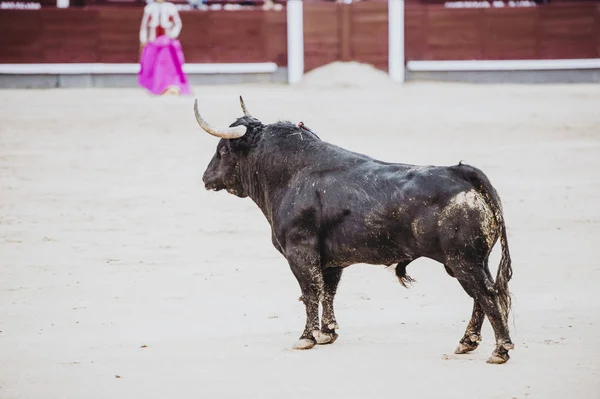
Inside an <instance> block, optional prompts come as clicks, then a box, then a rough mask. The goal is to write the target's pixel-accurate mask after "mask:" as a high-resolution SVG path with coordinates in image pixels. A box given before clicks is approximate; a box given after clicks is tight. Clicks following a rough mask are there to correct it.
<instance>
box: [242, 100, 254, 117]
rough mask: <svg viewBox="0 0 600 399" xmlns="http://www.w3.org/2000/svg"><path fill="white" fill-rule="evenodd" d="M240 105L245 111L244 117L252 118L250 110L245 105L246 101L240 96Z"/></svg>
mask: <svg viewBox="0 0 600 399" xmlns="http://www.w3.org/2000/svg"><path fill="white" fill-rule="evenodd" d="M240 105H241V106H242V111H244V116H252V115H250V112H248V108H246V104H244V99H243V98H242V96H240Z"/></svg>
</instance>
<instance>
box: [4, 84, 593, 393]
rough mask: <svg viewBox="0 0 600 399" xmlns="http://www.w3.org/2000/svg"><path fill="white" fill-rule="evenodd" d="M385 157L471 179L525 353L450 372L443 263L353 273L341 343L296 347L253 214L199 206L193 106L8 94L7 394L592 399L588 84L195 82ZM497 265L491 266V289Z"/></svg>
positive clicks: (455, 323)
mask: <svg viewBox="0 0 600 399" xmlns="http://www.w3.org/2000/svg"><path fill="white" fill-rule="evenodd" d="M195 89H196V93H195V95H196V96H197V97H198V98H199V101H200V105H201V110H202V111H203V115H204V116H205V117H206V118H207V119H208V120H209V121H210V122H211V123H214V124H220V125H225V124H227V125H228V124H229V123H231V122H232V121H233V120H234V118H236V117H238V116H240V115H241V110H240V108H239V105H238V99H237V96H238V95H239V94H243V95H244V98H245V100H246V103H247V105H248V107H249V109H250V111H251V112H252V113H253V114H254V115H255V116H257V117H259V118H261V119H262V120H263V121H265V122H272V121H275V120H278V119H289V120H292V121H294V122H298V121H300V120H302V121H304V122H305V123H306V124H307V126H309V127H310V128H312V129H313V130H315V131H316V132H317V133H318V134H319V135H320V136H321V138H322V139H324V140H325V141H329V142H333V143H335V144H338V145H342V146H345V147H346V148H349V149H351V150H356V151H360V152H364V153H367V154H369V155H371V156H375V157H378V158H381V159H384V160H387V161H399V162H408V163H419V164H454V163H456V162H458V161H459V160H464V161H465V162H468V163H471V164H473V165H476V166H478V167H480V168H482V169H483V170H484V171H485V172H486V173H487V174H488V176H489V177H490V179H491V180H492V183H493V184H494V185H495V186H496V188H497V189H498V191H499V193H500V195H501V197H502V199H503V201H504V209H505V217H506V221H507V224H508V233H509V245H510V248H511V252H512V257H513V268H514V278H513V280H512V282H511V285H510V287H511V290H512V292H513V294H514V312H513V316H512V317H511V323H510V327H511V334H512V338H513V341H514V342H515V344H516V348H515V350H514V351H512V352H511V355H512V358H511V360H510V361H509V362H508V363H507V364H505V365H501V366H497V365H488V364H486V363H485V360H486V359H487V358H488V356H489V355H490V354H491V352H492V350H493V345H494V340H493V333H492V330H491V327H490V325H489V323H488V322H487V321H486V323H485V324H484V329H483V338H484V341H483V342H482V345H481V346H480V348H479V349H478V350H477V351H475V352H473V353H471V354H467V355H455V354H454V353H453V352H454V349H455V347H456V346H457V344H458V340H459V339H460V338H461V337H462V334H463V332H464V328H465V326H466V322H467V321H468V319H469V317H470V314H471V307H472V301H471V299H470V298H469V297H468V296H467V295H466V294H465V292H464V291H463V290H462V288H461V287H460V285H459V284H458V283H457V281H456V280H454V279H452V278H450V277H449V276H448V275H447V274H446V272H445V271H444V269H443V267H442V266H441V265H440V264H438V263H436V262H434V261H430V260H427V259H420V260H418V261H416V262H414V263H413V264H412V265H411V266H409V273H410V274H411V275H412V276H413V277H414V278H416V280H417V283H416V284H415V285H414V286H413V287H412V288H410V289H405V288H403V287H402V286H400V285H399V284H398V282H397V280H396V278H395V277H394V275H393V274H392V273H390V272H389V271H388V270H386V269H385V268H384V267H377V266H368V265H355V266H352V267H350V268H349V269H347V270H346V272H345V275H344V277H343V278H342V282H341V285H340V288H339V291H338V292H339V293H338V296H337V301H336V307H337V316H338V321H339V323H340V326H341V329H340V330H339V334H340V337H339V339H338V341H337V342H336V343H335V344H333V345H328V346H319V347H315V348H314V349H312V350H310V351H294V350H292V349H290V348H291V346H292V345H293V343H294V342H295V340H296V339H297V338H298V336H299V335H300V332H301V330H302V328H303V326H304V308H303V305H302V303H300V302H298V297H299V295H300V290H299V287H298V285H297V282H296V280H295V279H294V277H293V275H292V273H291V271H290V270H289V267H288V266H287V264H286V262H285V260H284V259H283V258H282V257H281V256H280V255H279V253H278V252H277V251H276V250H275V249H274V248H273V247H272V246H271V240H270V230H269V226H268V224H267V222H266V220H265V219H264V218H263V216H262V214H261V213H260V211H259V210H258V208H257V207H256V206H255V205H254V203H253V202H252V201H251V200H250V199H244V200H242V199H239V198H237V197H234V196H231V195H229V194H227V193H225V192H220V193H213V192H208V191H205V189H204V186H203V184H202V182H201V176H202V173H203V172H204V169H205V167H206V165H207V164H208V162H209V160H210V158H211V157H212V154H213V152H214V149H215V146H216V144H217V139H216V138H214V137H211V136H209V135H207V134H206V133H203V132H202V131H201V130H200V128H199V127H198V126H197V125H196V122H195V120H194V117H193V111H192V103H193V97H192V98H190V97H187V98H173V97H169V98H150V97H148V96H147V95H146V94H145V93H144V92H142V91H141V90H129V89H123V90H112V89H106V90H100V89H97V90H96V89H94V90H91V89H90V90H79V89H71V90H27V91H25V90H23V91H17V90H14V91H13V90H4V91H0V190H1V191H0V398H2V399H16V398H23V399H25V398H27V399H54V398H74V399H75V398H77V399H92V398H110V399H115V398H144V399H151V398H160V399H164V398H273V399H275V398H303V399H305V398H321V397H322V398H328V399H336V398H341V399H351V398H461V399H462V398H474V399H475V398H477V399H480V398H508V399H510V398H520V399H521V398H528V399H532V398H543V399H549V398H560V399H564V398H585V399H595V398H600V264H599V263H598V260H597V259H598V258H597V253H598V245H599V238H600V206H599V203H600V113H599V112H598V111H599V109H600V87H599V86H597V85H570V86H566V85H565V86H556V85H554V86H552V85H549V86H541V85H538V86H526V85H520V86H514V85H485V86H484V85H480V86H476V85H461V84H436V83H411V84H407V85H405V86H397V87H393V88H390V87H388V88H385V89H384V88H378V89H377V90H375V89H369V88H364V87H363V88H361V87H358V88H356V87H355V88H352V87H339V88H326V87H310V85H308V86H306V85H305V86H303V87H299V88H290V87H285V86H276V85H274V86H261V85H242V86H228V87H214V86H213V87H196V88H195ZM498 259H499V251H498V248H496V249H495V251H494V255H493V257H492V262H491V267H492V272H493V273H494V275H495V271H496V267H497V264H498Z"/></svg>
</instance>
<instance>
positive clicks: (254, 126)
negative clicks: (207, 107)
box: [194, 96, 263, 198]
mask: <svg viewBox="0 0 600 399" xmlns="http://www.w3.org/2000/svg"><path fill="white" fill-rule="evenodd" d="M240 104H241V106H242V110H243V111H244V116H243V117H241V118H238V119H237V120H236V121H235V122H233V123H232V124H231V125H230V126H229V127H227V128H217V127H214V126H212V125H210V124H209V123H208V122H206V121H205V120H204V119H203V118H202V116H200V112H199V111H198V100H196V101H195V102H194V113H195V115H196V121H197V122H198V124H199V125H200V127H201V128H202V129H203V130H204V131H205V132H207V133H209V134H211V135H213V136H215V137H220V138H221V140H220V141H219V144H218V145H217V151H216V153H215V155H214V156H213V158H212V160H211V161H210V163H209V164H208V167H207V168H206V171H205V172H204V175H203V177H202V181H203V182H204V185H205V187H206V189H207V190H215V191H220V190H223V189H225V190H227V191H228V192H229V193H231V194H234V195H237V196H238V197H241V198H245V197H247V196H248V192H247V190H246V189H245V188H244V184H243V182H242V175H241V166H240V165H241V163H243V159H244V158H245V157H246V155H247V153H248V150H249V148H250V145H251V143H252V141H253V139H254V137H255V136H256V133H257V132H258V130H260V129H261V127H262V126H263V125H262V123H261V122H260V121H258V120H257V119H256V118H253V117H252V116H251V115H250V113H249V112H248V109H247V108H246V105H245V104H244V100H243V99H242V97H241V96H240Z"/></svg>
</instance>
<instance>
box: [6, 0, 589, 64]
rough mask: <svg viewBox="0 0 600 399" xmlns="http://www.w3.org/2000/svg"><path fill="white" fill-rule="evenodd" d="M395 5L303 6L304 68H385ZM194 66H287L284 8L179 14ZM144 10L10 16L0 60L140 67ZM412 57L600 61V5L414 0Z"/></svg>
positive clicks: (409, 39) (409, 11)
mask: <svg viewBox="0 0 600 399" xmlns="http://www.w3.org/2000/svg"><path fill="white" fill-rule="evenodd" d="M387 12H388V10H387V2H382V1H364V2H358V3H352V4H335V3H310V2H309V3H306V4H305V5H304V45H305V70H306V71H310V70H311V69H314V68H316V67H318V66H321V65H324V64H327V63H329V62H332V61H336V60H342V61H350V60H355V61H360V62H366V63H370V64H373V65H374V66H376V67H377V68H380V69H382V70H386V69H387V63H388V61H387V59H388V26H387V24H388V16H387ZM180 14H181V18H182V20H183V30H182V33H181V36H180V40H181V42H182V45H183V48H184V52H185V56H186V62H188V63H236V62H275V63H277V65H279V66H285V65H286V64H287V51H286V47H287V36H286V12H285V10H284V11H263V10H260V9H250V10H238V11H181V12H180ZM141 16H142V8H140V7H138V8H131V7H128V8H108V7H84V8H69V9H54V8H42V9H41V10H2V11H0V26H2V29H3V34H2V36H1V37H0V63H135V62H137V60H138V51H139V44H138V31H139V24H140V20H141ZM405 24H406V26H405V52H406V57H405V58H406V60H407V61H410V60H472V59H475V60H482V59H488V60H498V59H515V60H518V59H569V58H600V3H598V2H596V1H588V2H576V1H570V2H564V3H551V4H545V5H539V6H537V7H523V8H511V7H505V8H485V9H481V8H480V9H456V8H444V6H443V5H439V4H425V3H414V2H407V4H406V8H405Z"/></svg>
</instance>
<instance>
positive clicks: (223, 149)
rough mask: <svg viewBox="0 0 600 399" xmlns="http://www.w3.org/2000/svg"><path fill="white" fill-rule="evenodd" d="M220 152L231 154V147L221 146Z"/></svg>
mask: <svg viewBox="0 0 600 399" xmlns="http://www.w3.org/2000/svg"><path fill="white" fill-rule="evenodd" d="M220 153H221V155H226V154H229V148H227V147H221V151H220Z"/></svg>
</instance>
